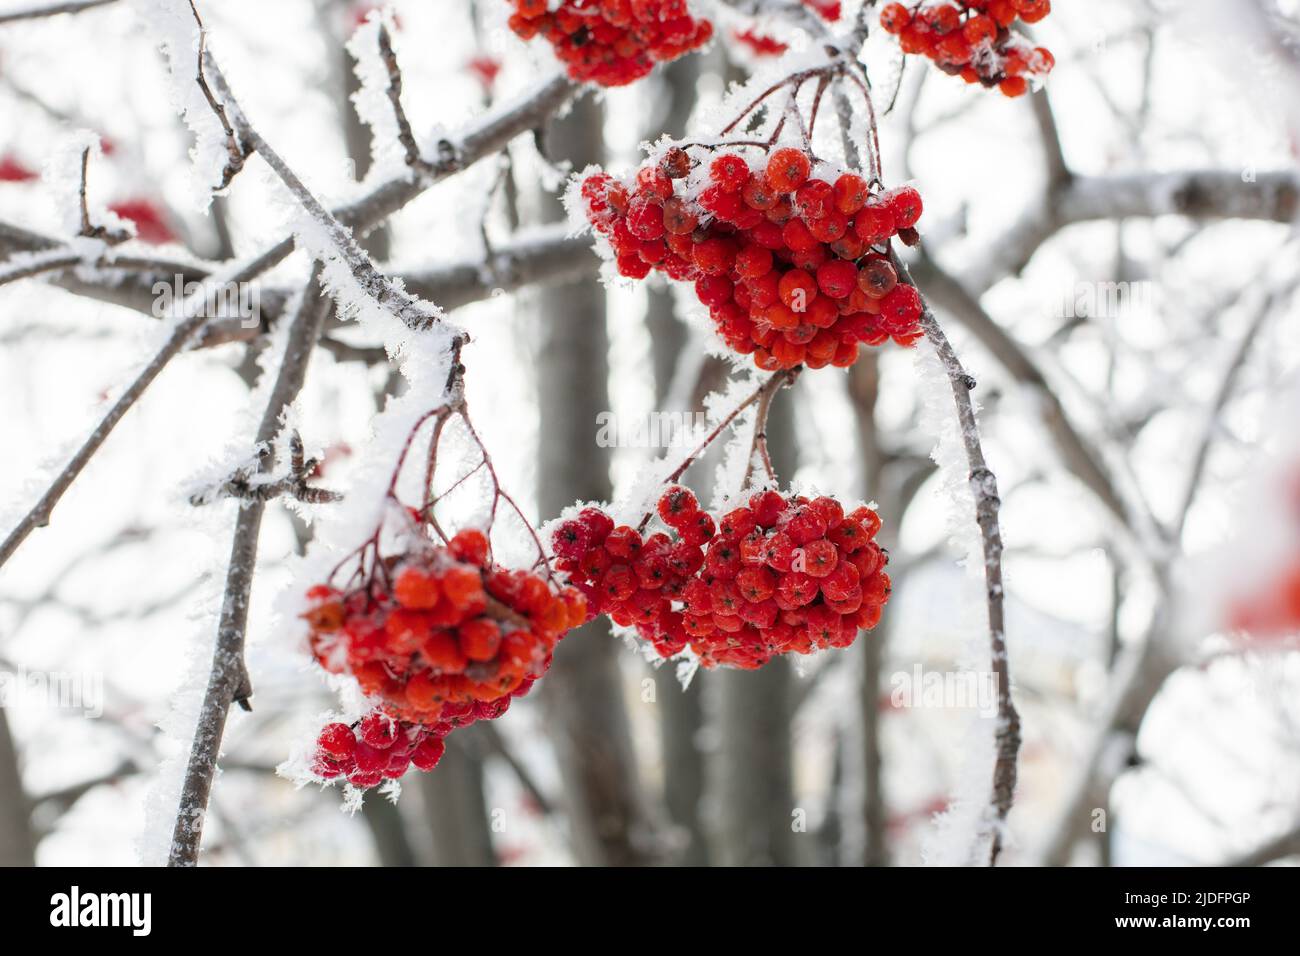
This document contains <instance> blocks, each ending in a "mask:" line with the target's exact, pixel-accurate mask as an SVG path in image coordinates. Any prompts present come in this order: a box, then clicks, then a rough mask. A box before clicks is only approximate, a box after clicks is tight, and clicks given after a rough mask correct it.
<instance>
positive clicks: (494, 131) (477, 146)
mask: <svg viewBox="0 0 1300 956" xmlns="http://www.w3.org/2000/svg"><path fill="white" fill-rule="evenodd" d="M577 89H578V87H577V86H576V85H575V84H573V83H571V82H570V81H569V80H568V79H566V78H563V77H556V78H554V79H552V80H551V81H549V82H547V83H544V84H543V85H542V86H541V87H540V88H539V89H537V90H535V91H534V92H532V93H530V94H529V95H527V96H526V97H524V98H523V99H521V100H519V101H517V102H515V103H512V104H506V105H503V106H502V107H500V108H498V109H497V110H495V111H493V112H491V113H489V114H488V115H487V116H486V117H484V118H483V119H482V120H480V121H478V122H476V123H475V124H473V125H472V126H470V128H469V129H467V130H466V131H465V132H464V133H463V134H462V135H461V136H460V137H458V138H456V139H444V140H443V141H442V144H441V146H440V147H439V158H438V160H437V161H436V162H434V163H433V164H432V166H431V169H430V171H429V172H428V173H426V174H425V175H424V176H422V177H420V178H418V179H415V178H411V177H401V178H397V179H392V180H389V181H387V182H385V183H383V184H381V185H380V186H378V187H376V188H375V189H374V190H372V191H371V192H370V193H368V194H367V195H365V196H363V197H362V198H361V199H359V200H357V201H356V202H353V203H350V204H348V205H346V206H343V207H341V208H339V209H337V210H334V212H333V215H334V217H335V218H336V219H337V220H338V222H339V223H340V224H341V225H343V226H345V227H347V228H349V229H351V230H353V232H354V233H356V234H364V233H365V232H367V231H368V230H370V229H372V228H374V227H375V226H377V225H378V224H379V223H381V222H383V221H384V220H385V219H387V218H388V217H389V216H391V215H393V214H394V213H395V212H397V211H398V210H399V209H401V208H402V207H403V206H405V205H406V204H407V203H409V202H410V201H411V200H412V199H414V198H415V197H416V196H419V195H420V194H421V193H423V192H424V191H425V190H426V189H428V188H429V187H431V186H432V185H434V184H435V183H437V182H440V181H441V180H443V179H446V178H448V177H450V176H453V175H455V174H456V173H458V172H460V171H461V170H463V169H466V168H468V167H469V166H472V165H473V164H474V163H477V162H478V161H479V160H481V159H483V158H484V157H486V156H489V155H492V154H494V153H496V152H498V151H499V150H501V149H502V148H504V147H505V146H506V144H507V143H509V142H510V140H512V139H513V138H514V137H515V136H517V135H519V134H520V133H525V132H528V131H529V130H532V129H534V128H536V127H538V126H540V125H541V124H543V123H544V122H545V121H546V119H547V118H548V117H550V116H551V115H552V114H554V113H555V112H556V111H557V110H559V109H561V108H562V107H563V106H564V105H565V104H567V103H568V102H569V100H570V99H572V97H573V96H574V95H575V94H576V92H577ZM21 233H22V231H21V230H19V231H17V233H15V231H14V230H0V240H5V239H9V240H11V241H12V240H13V239H14V238H15V236H16V235H21ZM293 250H294V237H293V236H292V235H286V236H285V237H283V238H282V239H280V240H279V241H278V242H276V243H275V244H273V245H271V246H270V247H269V248H267V249H265V250H264V251H263V252H261V253H260V254H258V255H257V256H256V257H254V258H253V259H251V260H249V261H247V262H246V263H242V264H238V265H235V266H233V267H232V268H231V269H230V270H229V271H227V272H225V273H224V274H222V275H221V276H220V277H214V278H213V280H212V281H210V282H209V283H207V284H206V285H205V287H204V289H203V290H202V291H200V292H199V293H196V295H195V296H194V297H192V298H191V299H188V300H187V301H186V306H185V308H184V309H183V315H184V318H182V319H181V320H180V321H179V322H178V324H177V325H176V327H175V328H174V329H173V332H172V335H171V336H170V337H169V338H168V340H167V342H166V343H165V345H164V346H163V347H162V349H160V350H159V352H158V353H157V354H156V355H155V356H154V357H153V358H152V359H151V360H150V362H149V364H148V365H147V366H146V367H145V368H144V369H143V370H142V371H141V372H140V373H139V375H138V377H137V378H136V380H135V381H133V382H132V384H131V385H129V386H128V387H127V390H126V391H125V392H124V393H123V394H122V397H121V398H120V399H119V400H118V401H117V402H116V403H115V404H114V405H113V407H112V408H111V409H110V410H109V412H108V413H107V414H106V415H105V416H104V418H103V419H102V420H101V421H100V423H99V424H98V425H97V426H96V427H95V430H94V431H93V432H92V433H91V435H90V436H89V437H88V438H87V439H86V441H85V442H84V443H83V445H82V447H81V448H80V449H79V450H78V452H77V453H76V454H75V455H74V457H73V459H72V461H70V462H69V464H68V465H67V466H66V467H65V468H64V470H63V471H61V472H60V473H59V474H58V475H57V476H56V477H55V479H54V480H53V482H52V483H51V485H50V487H49V488H48V489H47V490H46V492H45V493H44V494H43V495H42V496H41V499H40V501H39V502H37V504H36V505H35V506H34V507H33V508H32V510H31V511H30V512H29V513H28V514H27V515H26V517H24V518H23V519H22V520H21V521H20V523H19V524H18V526H17V527H16V528H15V529H14V530H13V531H12V532H11V533H10V534H9V536H8V537H7V538H6V539H5V540H4V542H3V544H0V565H3V564H4V562H5V561H7V560H8V559H9V557H10V556H11V555H12V554H13V553H14V551H15V550H17V548H18V546H19V545H20V544H22V542H23V541H24V540H25V539H26V538H27V536H28V535H29V534H31V532H32V531H33V530H34V529H36V528H38V527H43V526H44V525H45V524H47V523H48V522H49V518H50V513H51V512H52V510H53V508H54V506H55V504H57V503H58V501H59V500H60V499H61V498H62V497H63V495H64V494H65V493H66V492H67V490H68V488H69V487H71V485H72V483H73V482H74V481H75V480H76V478H77V476H78V475H79V474H80V473H81V471H82V470H83V469H84V468H85V466H86V464H87V463H88V462H89V461H90V459H91V458H92V457H93V456H94V455H95V453H96V452H97V451H98V450H99V448H100V446H102V445H103V443H104V441H105V440H106V439H107V438H108V435H109V433H110V432H111V431H112V430H113V428H114V427H115V426H116V425H117V423H118V422H119V421H121V419H122V416H123V415H125V414H126V412H127V411H128V410H129V409H130V408H131V406H132V405H134V404H135V402H136V401H137V400H138V399H139V398H140V396H141V395H142V394H143V393H144V392H145V390H146V389H147V388H148V387H149V385H150V384H152V382H153V380H154V379H155V378H157V377H158V374H159V373H160V372H161V371H162V370H163V368H165V367H166V366H167V364H168V363H169V362H170V361H171V360H172V359H173V358H174V357H175V356H176V355H178V354H179V353H180V352H181V350H182V349H183V348H184V347H185V345H186V344H187V343H188V342H189V341H190V339H191V338H192V337H193V336H194V335H195V334H196V333H197V332H198V331H199V330H200V329H201V328H202V327H203V326H204V325H205V324H206V322H207V321H208V320H206V319H205V318H204V315H205V314H215V310H214V311H213V312H207V311H206V310H205V305H206V304H208V299H209V298H210V297H212V295H213V293H214V290H219V289H221V288H228V287H229V284H230V283H235V284H238V283H241V282H251V281H253V280H255V279H256V278H258V277H259V276H261V275H262V274H263V273H265V272H267V271H268V270H270V269H272V268H274V267H275V266H277V265H279V264H280V263H281V262H282V261H284V259H285V258H287V257H288V256H289V254H290V253H291V252H293Z"/></svg>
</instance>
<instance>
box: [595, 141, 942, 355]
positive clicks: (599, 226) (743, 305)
mask: <svg viewBox="0 0 1300 956" xmlns="http://www.w3.org/2000/svg"><path fill="white" fill-rule="evenodd" d="M693 170H694V171H695V175H692V173H693ZM812 174H813V164H812V160H811V159H810V158H809V156H808V154H807V153H805V152H804V151H803V150H800V149H795V148H793V147H784V148H781V149H777V150H774V151H773V152H772V153H771V154H770V155H769V156H768V158H767V162H766V165H765V166H764V167H763V168H762V169H757V170H756V169H751V168H750V165H749V163H748V162H747V161H746V160H745V159H744V157H742V156H740V155H739V154H737V153H725V154H723V155H721V156H718V157H716V158H715V159H713V160H712V161H711V162H710V163H709V165H708V167H707V170H703V169H696V168H695V164H694V163H693V161H692V160H691V158H690V156H689V155H688V154H687V152H686V151H685V150H684V149H682V148H680V147H677V146H674V147H671V148H669V149H668V150H667V152H665V153H664V155H663V158H662V159H661V160H660V161H659V162H658V163H657V164H648V165H646V166H644V167H642V169H641V170H640V172H639V173H638V174H637V176H636V181H635V183H633V184H632V185H631V186H630V187H629V186H628V185H625V184H624V183H622V182H619V181H618V180H616V179H614V178H613V177H612V176H610V175H608V174H607V173H597V174H595V175H593V176H590V177H588V178H587V179H586V180H584V181H583V183H582V186H581V195H582V199H583V203H584V211H585V213H586V216H587V218H588V220H589V221H590V222H591V224H592V226H593V228H595V230H596V231H597V232H598V233H600V234H601V235H603V236H605V237H606V238H607V239H608V240H609V243H610V245H611V247H612V249H613V251H614V255H615V259H616V264H617V266H618V271H619V272H620V273H621V274H622V275H624V276H628V277H631V278H634V279H641V278H644V277H645V276H646V275H648V274H649V272H650V271H651V270H652V269H656V270H658V271H660V272H662V273H664V274H665V275H666V276H668V277H669V278H670V279H676V280H680V281H687V282H694V283H695V294H696V295H697V296H698V297H699V300H700V302H702V303H703V304H704V305H705V306H707V307H708V309H709V312H710V315H711V316H712V318H713V322H714V325H715V327H716V328H717V331H718V333H719V335H721V337H722V339H723V341H724V342H726V343H727V345H728V347H730V348H731V349H733V350H734V351H736V352H739V353H740V354H742V355H750V354H752V355H753V357H754V364H755V365H757V366H758V367H759V368H762V369H766V370H769V371H774V370H776V369H785V368H793V367H794V366H796V365H807V366H808V367H809V368H822V367H825V366H827V365H835V366H839V367H841V368H843V367H847V366H849V365H852V364H853V362H854V361H855V360H856V359H857V356H858V346H859V344H860V343H865V344H867V345H882V344H884V343H885V342H886V341H888V340H889V339H891V338H892V339H893V340H894V341H896V342H898V343H899V344H900V345H911V344H913V343H914V342H915V341H916V340H917V339H918V338H919V337H920V335H921V333H920V331H919V320H920V317H921V297H920V295H919V294H918V293H917V291H916V289H914V288H912V287H911V286H910V285H906V284H903V283H900V282H899V281H898V275H897V273H896V272H895V270H894V267H893V265H892V264H891V261H890V258H889V253H888V243H889V240H890V239H891V238H892V237H894V236H899V238H900V239H901V240H902V241H904V242H906V243H909V244H911V243H914V242H915V241H916V238H917V237H916V232H915V228H914V227H915V226H916V222H917V220H918V219H920V217H921V209H922V204H921V196H920V194H919V193H918V192H917V191H916V190H915V189H913V188H911V187H910V186H904V187H901V188H899V189H894V190H890V191H887V192H881V191H878V190H874V189H873V188H872V186H871V185H870V184H869V183H868V182H867V181H866V180H865V179H863V178H862V177H861V176H859V175H857V174H856V173H851V172H844V173H840V174H839V175H838V176H835V177H827V178H817V177H814V176H813V175H812ZM688 177H689V178H691V179H692V180H702V181H700V182H698V185H699V186H701V187H702V188H701V189H699V192H698V198H695V199H692V198H690V197H689V194H688V187H687V185H686V182H687V180H688ZM679 184H680V185H681V188H680V189H679V188H678V187H679Z"/></svg>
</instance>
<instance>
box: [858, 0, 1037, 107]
mask: <svg viewBox="0 0 1300 956" xmlns="http://www.w3.org/2000/svg"><path fill="white" fill-rule="evenodd" d="M1051 12H1052V2H1051V0H952V2H945V3H939V4H936V5H933V6H928V7H920V6H917V7H914V8H912V9H909V8H908V7H906V6H904V5H903V4H901V3H891V4H888V5H887V6H886V7H885V8H884V9H883V10H881V11H880V24H881V26H883V27H884V28H885V30H886V31H888V32H889V33H893V34H897V35H898V39H899V43H900V45H901V46H902V49H903V52H904V53H919V54H921V55H923V56H926V57H929V58H930V59H931V60H933V61H934V63H935V65H936V66H938V67H939V69H941V70H943V71H944V72H945V73H949V74H952V75H953V76H960V77H961V78H962V79H964V80H965V81H966V82H967V83H979V84H982V85H983V86H986V87H989V88H992V87H995V86H996V87H997V88H998V89H1000V90H1001V91H1002V92H1003V93H1004V94H1005V95H1007V96H1021V95H1023V94H1024V93H1025V92H1026V91H1027V90H1028V89H1029V80H1030V78H1031V77H1041V76H1046V75H1047V74H1048V73H1050V72H1051V70H1052V67H1054V66H1055V65H1056V59H1055V57H1053V56H1052V54H1051V51H1049V50H1048V49H1047V48H1046V47H1035V46H1033V45H1032V44H1031V43H1029V41H1028V40H1026V39H1025V38H1024V37H1023V36H1022V35H1020V34H1019V33H1016V32H1015V31H1013V30H1012V29H1011V25H1012V24H1013V23H1015V21H1016V20H1017V19H1019V20H1022V21H1024V22H1025V23H1037V22H1038V21H1039V20H1042V19H1043V18H1044V17H1046V16H1047V15H1048V14H1049V13H1051Z"/></svg>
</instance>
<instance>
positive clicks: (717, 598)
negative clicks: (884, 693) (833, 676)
mask: <svg viewBox="0 0 1300 956" xmlns="http://www.w3.org/2000/svg"><path fill="white" fill-rule="evenodd" d="M657 510H658V513H659V517H660V518H662V519H663V521H664V523H665V524H666V525H667V526H668V528H669V529H670V530H671V532H673V533H672V534H669V533H665V532H655V533H653V534H651V535H649V536H647V537H644V538H643V537H642V535H641V533H640V532H638V531H637V530H636V529H634V528H630V527H627V526H619V527H615V526H614V522H613V520H612V519H611V518H610V517H609V516H608V515H606V514H605V513H604V512H603V511H601V510H600V509H598V508H587V509H585V510H583V511H582V512H581V513H580V514H579V515H578V517H577V518H575V519H573V520H571V521H566V522H564V523H563V524H561V525H560V526H559V527H558V528H557V529H556V530H555V533H554V535H553V537H552V547H553V549H554V551H555V555H556V558H557V559H558V560H557V567H559V569H560V570H562V571H564V572H566V573H567V574H568V575H569V577H570V579H571V580H572V582H573V583H574V584H575V585H576V586H577V587H578V588H580V589H581V590H582V592H583V593H584V594H585V595H586V596H587V606H588V608H589V609H590V611H591V612H592V613H593V614H594V613H604V614H608V615H609V616H610V619H611V620H613V621H614V622H615V623H616V624H620V625H623V626H625V627H635V628H636V630H637V632H638V633H639V634H640V635H641V637H642V638H644V639H645V640H647V641H648V642H650V644H651V645H652V646H653V647H654V649H655V650H656V651H657V652H658V653H659V655H660V656H662V657H673V656H675V655H677V654H679V653H681V652H682V651H683V650H684V649H685V648H686V647H688V646H689V647H690V648H691V650H692V651H694V652H695V654H696V656H698V657H699V659H700V663H701V665H702V666H704V667H716V666H719V665H724V666H731V667H738V668H743V669H746V670H752V669H754V668H757V667H761V666H762V665H763V664H765V663H767V662H768V661H769V660H771V659H772V658H773V657H775V656H777V655H779V654H786V653H799V654H808V653H811V652H812V651H814V650H819V649H821V648H825V647H847V646H849V645H850V644H852V643H853V641H854V639H855V638H856V637H857V633H858V631H859V630H861V629H863V628H872V627H875V626H876V624H877V623H878V622H879V620H880V615H881V611H882V609H883V607H884V605H885V602H886V601H888V599H889V587H890V586H889V575H888V574H886V573H885V570H884V568H885V564H886V562H887V560H888V556H887V555H886V553H885V552H884V551H883V550H882V549H881V548H880V546H879V545H877V544H876V543H875V541H874V540H873V539H874V538H875V535H876V532H877V531H878V530H879V529H880V517H879V516H878V515H877V514H876V512H874V511H872V510H871V509H870V508H866V507H862V508H858V509H857V510H855V511H853V512H850V513H849V514H847V515H846V514H845V513H844V509H843V508H842V507H841V506H840V504H839V503H838V502H836V501H835V500H834V499H832V498H814V499H808V498H803V497H790V498H787V497H785V496H783V495H781V494H779V493H778V492H775V491H762V492H759V493H757V494H755V495H754V496H753V497H751V498H750V499H749V503H748V504H747V505H745V506H743V507H739V508H736V509H734V510H732V511H729V512H728V513H727V514H725V515H723V516H722V517H721V519H719V520H717V521H715V520H714V519H713V517H711V516H710V515H709V514H708V513H706V512H704V511H702V510H700V507H699V503H698V502H697V501H696V499H695V496H694V495H693V494H692V493H691V492H690V491H689V490H687V489H685V488H681V487H678V486H673V487H671V488H669V489H668V490H667V491H666V492H665V493H664V495H663V497H662V498H660V500H659V505H658V509H657Z"/></svg>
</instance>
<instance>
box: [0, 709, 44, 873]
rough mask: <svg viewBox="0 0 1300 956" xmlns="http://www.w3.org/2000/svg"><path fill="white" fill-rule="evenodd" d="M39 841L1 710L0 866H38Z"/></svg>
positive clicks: (6, 720) (14, 748)
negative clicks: (37, 844) (35, 835)
mask: <svg viewBox="0 0 1300 956" xmlns="http://www.w3.org/2000/svg"><path fill="white" fill-rule="evenodd" d="M35 865H36V838H35V837H34V835H33V834H32V824H31V805H30V803H29V802H28V800H27V794H26V793H25V792H24V790H23V778H22V774H21V772H20V771H19V768H18V749H17V747H15V746H14V738H13V735H12V734H10V733H9V721H8V719H7V718H6V717H5V711H4V708H3V707H0V866H35Z"/></svg>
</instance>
